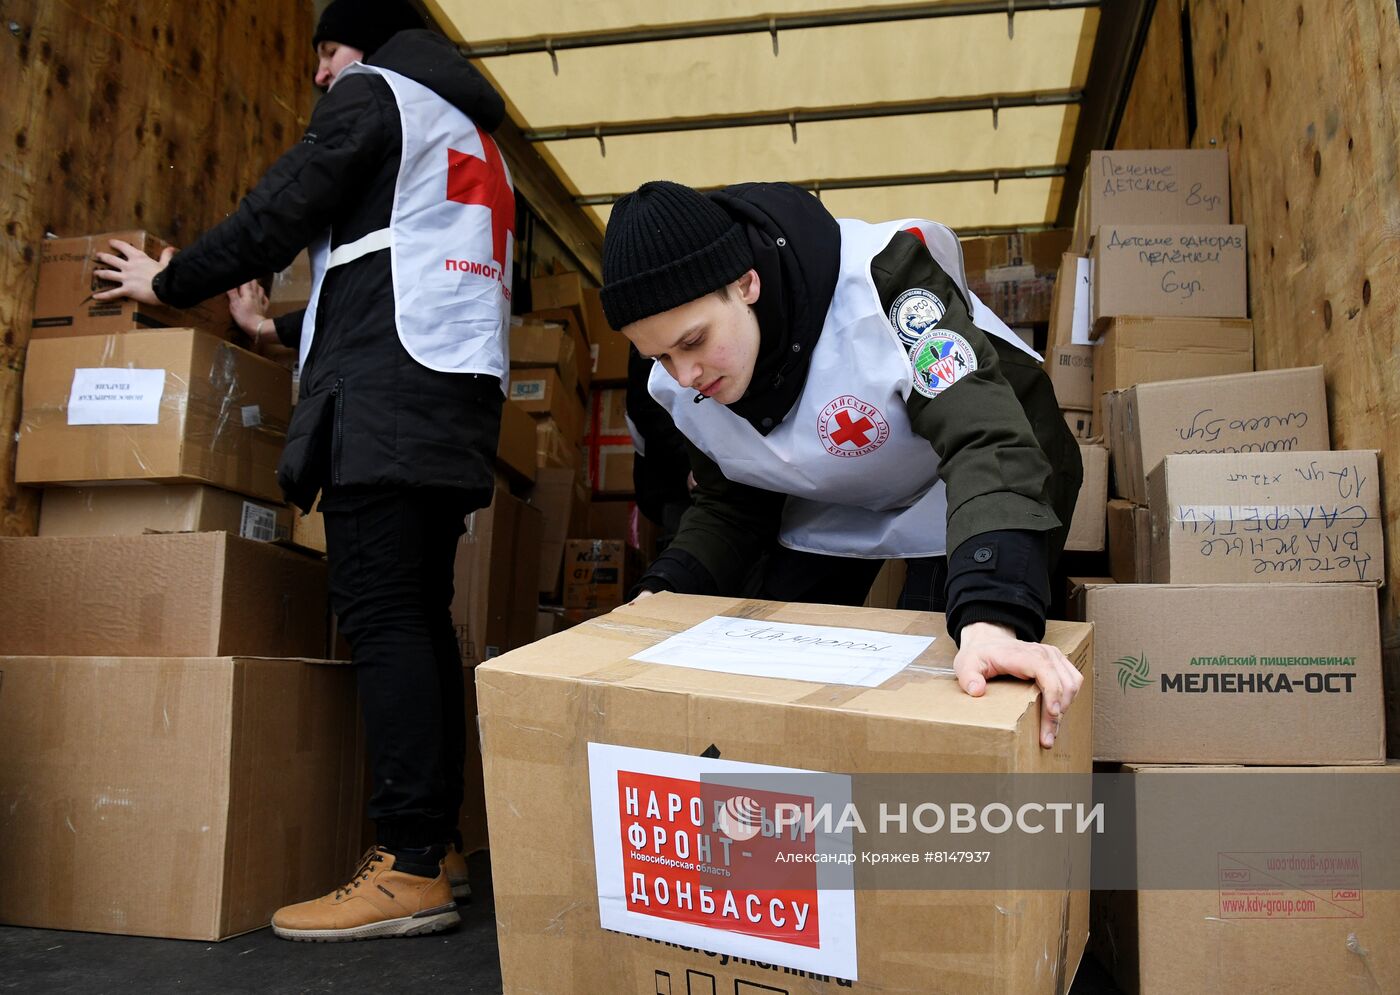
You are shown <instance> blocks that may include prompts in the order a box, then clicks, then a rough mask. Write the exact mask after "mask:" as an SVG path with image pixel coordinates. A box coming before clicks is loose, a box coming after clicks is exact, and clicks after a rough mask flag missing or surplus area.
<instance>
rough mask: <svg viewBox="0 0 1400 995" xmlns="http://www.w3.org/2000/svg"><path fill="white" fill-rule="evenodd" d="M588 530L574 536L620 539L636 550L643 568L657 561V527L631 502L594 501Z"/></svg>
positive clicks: (589, 516) (589, 513) (590, 511)
mask: <svg viewBox="0 0 1400 995" xmlns="http://www.w3.org/2000/svg"><path fill="white" fill-rule="evenodd" d="M587 524H588V528H587V530H586V531H583V532H576V533H574V534H573V536H572V537H576V538H587V537H589V536H591V537H593V538H595V539H621V540H623V541H624V542H625V543H627V545H628V546H630V547H631V548H632V549H635V550H636V551H637V554H638V556H639V557H640V560H639V563H640V565H641V566H646V565H648V564H650V563H651V561H652V560H654V559H656V552H657V549H656V545H657V539H658V537H657V528H656V525H655V523H653V522H652V520H651V519H649V518H647V517H646V516H645V515H643V514H642V511H641V509H640V508H638V507H637V503H636V502H635V501H631V500H620V501H594V502H592V503H591V504H590V505H589V506H588V523H587Z"/></svg>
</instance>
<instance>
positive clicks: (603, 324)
mask: <svg viewBox="0 0 1400 995" xmlns="http://www.w3.org/2000/svg"><path fill="white" fill-rule="evenodd" d="M583 302H584V308H583V310H584V315H585V318H586V324H587V325H588V341H589V348H590V349H591V350H592V353H593V383H594V384H596V385H599V386H611V385H614V384H622V383H626V382H627V351H628V346H629V343H628V341H627V336H625V335H623V334H622V333H621V332H616V331H613V329H612V327H611V326H610V325H609V324H608V319H607V315H605V314H604V313H603V302H602V299H601V297H600V296H599V292H598V291H597V290H595V289H593V288H584V291H583Z"/></svg>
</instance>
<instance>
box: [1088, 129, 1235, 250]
mask: <svg viewBox="0 0 1400 995" xmlns="http://www.w3.org/2000/svg"><path fill="white" fill-rule="evenodd" d="M1085 189H1087V190H1088V197H1086V198H1085V199H1084V201H1083V204H1084V208H1085V228H1086V230H1087V232H1088V234H1089V237H1090V238H1093V237H1094V234H1095V233H1096V232H1097V231H1098V230H1099V228H1100V227H1101V226H1102V225H1224V224H1229V223H1230V162H1229V157H1228V156H1227V155H1226V153H1225V150H1224V149H1153V150H1146V149H1143V150H1132V149H1128V150H1114V151H1099V152H1091V153H1089V167H1088V171H1087V173H1086V174H1085Z"/></svg>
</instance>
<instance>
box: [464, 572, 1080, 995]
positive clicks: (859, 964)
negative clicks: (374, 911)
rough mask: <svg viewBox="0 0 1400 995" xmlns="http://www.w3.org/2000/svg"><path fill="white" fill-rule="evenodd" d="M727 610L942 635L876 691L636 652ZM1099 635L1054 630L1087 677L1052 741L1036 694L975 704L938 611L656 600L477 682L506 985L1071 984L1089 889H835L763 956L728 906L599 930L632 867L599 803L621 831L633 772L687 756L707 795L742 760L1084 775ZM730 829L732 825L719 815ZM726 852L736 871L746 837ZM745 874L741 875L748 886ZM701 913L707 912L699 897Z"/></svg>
mask: <svg viewBox="0 0 1400 995" xmlns="http://www.w3.org/2000/svg"><path fill="white" fill-rule="evenodd" d="M714 616H726V617H738V616H741V617H742V618H743V619H745V620H746V621H748V622H750V623H753V624H757V625H759V626H762V625H764V624H772V623H807V624H816V625H821V626H840V627H851V628H858V629H865V630H870V631H872V632H876V633H909V634H923V635H930V636H934V637H935V639H934V641H933V643H932V645H931V646H929V647H928V648H927V649H926V650H925V651H924V652H923V653H922V654H920V655H919V656H918V657H917V659H916V661H915V663H914V665H913V666H911V667H908V668H906V669H904V670H901V671H899V672H897V673H896V675H895V676H894V677H892V678H889V679H888V680H886V681H884V682H883V683H882V684H880V685H879V686H878V687H859V686H853V685H850V684H824V683H822V682H820V681H819V680H813V681H802V680H788V679H779V678H775V677H768V676H756V675H754V674H753V673H720V672H715V671H712V670H706V669H692V668H688V667H674V666H664V665H660V664H655V663H646V662H642V661H639V660H636V659H634V658H633V657H634V656H635V654H637V653H639V652H641V651H643V650H646V649H648V648H649V647H653V646H655V645H656V644H657V643H659V642H661V641H662V640H664V639H666V638H667V637H669V636H671V635H673V634H675V633H679V632H681V631H684V630H687V629H689V628H691V627H692V626H695V625H696V624H698V623H701V622H704V621H705V620H707V619H710V618H712V617H714ZM1091 638H1092V634H1091V631H1090V630H1089V628H1088V627H1087V626H1084V625H1076V624H1073V623H1064V622H1051V623H1050V625H1049V628H1048V632H1047V639H1048V640H1049V641H1051V642H1052V643H1054V644H1055V645H1057V646H1059V647H1060V648H1062V649H1063V650H1064V652H1065V653H1066V654H1067V655H1068V656H1069V658H1070V659H1071V660H1072V661H1074V662H1075V664H1076V665H1077V666H1079V667H1081V668H1082V669H1083V670H1084V671H1085V674H1086V680H1085V684H1084V687H1083V689H1082V690H1081V692H1080V698H1079V699H1078V700H1077V701H1076V703H1075V705H1074V708H1073V709H1071V710H1070V712H1069V713H1067V715H1066V717H1065V720H1064V723H1063V724H1062V726H1061V733H1060V737H1059V738H1058V739H1057V740H1056V743H1055V746H1054V748H1053V749H1049V750H1045V749H1042V748H1041V747H1040V746H1039V744H1038V741H1037V736H1038V724H1039V700H1038V697H1037V694H1036V691H1035V689H1034V688H1033V687H1032V686H1031V685H1029V684H1026V683H1024V682H1019V681H995V682H993V683H992V685H991V686H990V687H989V688H988V689H987V692H988V693H987V695H986V697H983V698H978V699H973V698H970V697H968V696H967V695H965V694H964V693H963V692H962V691H961V690H960V689H959V688H958V685H957V683H956V680H955V679H954V678H953V676H952V673H951V667H952V661H953V656H954V653H955V652H956V646H955V645H954V644H953V641H952V640H951V639H949V638H948V636H947V634H946V632H945V630H944V628H943V618H942V616H941V615H936V614H933V613H928V612H895V611H879V610H873V609H862V608H836V607H832V606H826V605H823V606H810V605H780V604H774V603H768V602H756V601H746V600H739V599H730V598H701V597H685V596H680V595H674V594H658V595H655V596H654V597H650V598H647V599H645V600H644V601H642V602H640V603H638V604H636V605H631V606H628V607H626V608H622V609H620V610H618V611H615V612H612V613H611V614H609V615H606V616H604V617H602V618H599V619H595V620H593V621H587V622H584V623H583V624H581V625H577V626H574V627H573V628H571V629H569V630H568V631H566V632H562V633H559V634H558V635H554V636H551V637H549V638H547V639H544V640H542V641H540V642H537V643H534V644H533V645H531V646H528V647H526V648H524V649H522V650H518V651H516V652H514V653H510V654H507V655H506V656H503V657H500V658H498V659H496V660H492V661H490V662H488V663H486V664H484V665H483V666H482V667H480V668H478V670H477V691H478V697H479V707H480V712H481V724H482V744H483V752H484V755H485V775H486V799H487V808H488V810H489V812H490V818H491V860H492V872H493V876H494V884H495V902H496V917H497V926H498V939H499V945H500V957H501V969H502V982H503V987H504V990H505V991H510V992H526V991H532V992H550V993H551V995H572V993H578V995H596V993H599V992H646V993H648V995H651V993H653V992H657V991H662V992H665V991H670V992H676V993H679V992H687V991H690V992H695V991H704V992H707V993H708V992H711V991H713V992H716V993H729V992H739V993H743V995H750V993H753V995H756V993H766V992H784V993H788V995H819V993H829V992H832V991H838V990H850V991H852V992H855V993H857V995H866V993H874V992H880V993H886V995H893V993H906V995H909V993H920V995H923V993H927V992H931V991H940V992H943V991H947V992H959V993H965V992H966V993H971V992H979V993H1002V992H1005V993H1012V992H1014V993H1018V995H1021V993H1052V992H1061V993H1062V992H1064V991H1065V990H1066V989H1067V988H1068V987H1069V984H1070V981H1071V979H1072V978H1073V977H1074V974H1075V969H1076V967H1077V965H1078V962H1079V959H1080V956H1081V953H1082V950H1083V946H1084V942H1085V934H1086V931H1087V915H1088V913H1087V894H1086V893H1085V892H1083V891H1070V890H1063V889H1062V890H1058V891H1055V890H1005V889H1003V890H980V891H970V890H964V891H958V890H952V889H951V888H949V887H947V886H943V887H942V888H940V887H938V886H930V888H928V889H926V890H912V889H911V890H901V889H899V888H898V887H897V886H894V887H891V888H890V889H889V890H875V889H870V890H865V889H861V890H857V891H855V892H854V893H853V892H851V891H849V890H848V891H846V892H845V893H844V896H845V899H846V900H847V901H846V904H845V908H844V909H842V907H841V904H840V900H841V899H842V896H841V895H836V894H829V893H823V894H826V895H827V898H829V899H831V900H832V901H831V904H830V905H822V904H818V905H817V907H816V908H815V910H814V911H813V912H812V913H811V915H812V916H815V917H817V922H816V932H817V933H818V935H817V936H813V937H812V938H811V939H810V940H809V941H807V942H808V943H809V944H810V945H801V944H798V943H791V942H783V941H779V940H765V941H764V943H765V950H766V951H772V952H771V953H769V952H765V953H764V954H763V955H761V956H760V955H758V954H756V953H740V951H744V950H748V951H752V950H753V949H754V946H755V945H756V944H757V943H758V939H759V938H757V937H755V936H752V935H749V934H748V932H747V929H748V928H749V927H744V926H734V927H733V928H729V924H730V923H734V922H735V921H734V920H733V919H732V918H731V919H730V920H729V921H728V922H726V921H725V919H724V918H723V915H724V913H723V911H722V909H723V906H722V905H721V903H720V901H719V900H718V899H717V900H716V903H715V909H714V910H713V911H707V910H705V909H704V908H703V905H699V909H698V914H697V915H695V916H693V917H691V918H690V923H691V924H692V925H693V927H694V929H693V931H689V932H688V936H694V937H695V938H694V939H689V938H688V939H685V940H678V941H674V942H664V941H662V942H658V941H657V940H654V939H650V938H643V937H642V936H640V935H635V934H637V933H641V932H643V931H645V932H646V935H647V936H655V935H657V934H658V933H661V932H662V930H663V929H664V928H665V924H666V922H668V920H665V919H664V918H663V916H662V915H660V914H658V915H656V916H651V915H648V914H646V913H645V912H642V913H636V914H628V916H627V921H626V924H625V925H617V926H614V927H613V928H604V927H603V925H602V923H603V915H604V912H603V910H604V909H606V910H607V913H608V915H609V921H610V922H615V921H616V920H614V919H612V916H613V915H615V914H616V913H615V911H614V910H616V909H617V908H618V906H619V905H620V904H621V902H622V900H623V899H624V898H625V893H623V892H622V887H623V886H621V885H616V886H614V885H613V884H612V883H611V882H612V881H613V880H614V875H616V874H621V872H622V867H621V865H620V863H619V862H618V860H617V854H618V850H617V848H616V846H615V841H614V840H612V839H608V838H604V837H599V836H597V835H595V829H594V823H593V818H594V813H595V812H596V813H597V814H598V818H599V819H600V820H606V819H607V818H608V815H607V813H608V810H609V809H610V810H611V819H612V820H613V822H614V823H616V821H617V820H618V816H619V809H620V807H621V806H623V805H625V804H626V794H625V792H624V791H622V790H620V785H621V783H622V781H623V777H624V776H625V777H626V778H627V779H629V780H630V779H632V778H633V777H648V776H652V775H653V774H655V773H657V772H660V771H664V770H667V769H669V768H670V767H671V766H672V765H673V764H674V765H675V766H676V767H677V768H679V767H680V765H685V766H684V769H685V771H686V776H685V777H684V778H682V777H680V776H676V777H674V778H673V779H672V780H671V781H669V782H668V784H667V788H669V789H674V790H675V791H676V792H677V793H678V794H683V795H692V796H695V795H697V794H698V793H699V792H700V791H701V790H702V788H701V784H702V779H704V778H706V777H708V776H709V775H708V773H707V772H708V771H711V770H713V771H715V772H719V773H720V775H721V776H724V775H725V774H729V773H730V771H732V770H733V768H732V767H731V768H726V767H725V766H724V765H726V764H736V763H737V764H739V765H742V766H743V769H744V770H748V769H751V768H761V769H763V770H765V771H769V772H771V771H773V769H774V768H781V769H784V770H788V771H792V770H797V771H814V772H841V773H843V774H844V773H851V774H854V775H867V774H878V773H908V772H938V773H963V774H979V775H1010V774H1021V773H1024V774H1031V773H1051V772H1061V773H1078V774H1086V773H1087V772H1088V771H1089V769H1090V761H1089V739H1088V737H1089V732H1090V723H1089V722H1088V721H1087V719H1088V714H1087V712H1086V711H1081V709H1084V708H1086V707H1087V706H1088V705H1089V704H1090V702H1091V696H1092V686H1091V685H1092V675H1090V674H1089V673H1088V671H1089V669H1090V668H1089V656H1090V653H1091V642H1090V640H1091ZM798 730H800V732H799V731H798ZM634 748H641V749H642V750H645V751H647V752H646V753H645V755H642V754H640V753H638V752H633V749H634ZM620 754H625V755H627V756H631V757H636V758H637V759H638V766H636V767H627V768H626V769H625V770H624V768H623V766H622V765H621V764H618V766H617V771H618V773H616V774H613V775H612V776H611V778H609V776H608V771H609V770H610V768H609V766H608V757H609V756H611V757H617V756H619V755H620ZM591 757H592V759H591ZM709 758H714V759H709ZM591 774H592V777H591ZM770 776H771V774H770ZM770 783H771V782H770ZM663 795H664V792H663ZM639 800H640V799H639ZM665 804H669V802H666V803H665ZM683 807H684V806H683ZM664 819H665V816H664V815H663V816H662V817H661V820H647V821H649V822H650V821H664ZM704 821H705V823H706V826H707V827H708V825H709V823H708V820H704ZM601 824H604V823H603V822H602V821H600V825H601ZM723 824H724V825H729V826H731V828H737V827H734V826H733V823H732V821H729V820H727V819H726V821H724V823H723ZM687 825H689V823H687ZM621 826H622V827H623V828H626V827H627V822H626V821H623V822H622V823H621ZM638 828H639V829H640V828H642V827H640V826H639V827H638ZM738 831H739V832H740V835H744V833H743V831H742V830H738ZM619 835H620V834H619ZM649 838H652V837H649ZM716 839H718V840H720V841H721V842H723V843H727V842H728V836H727V834H724V835H722V834H721V832H720V831H718V830H716V831H714V832H713V835H712V836H711V835H709V834H707V835H706V840H707V841H708V842H705V843H702V842H700V841H699V840H697V841H696V843H695V846H696V847H700V846H706V847H707V852H710V853H712V854H713V857H714V860H715V862H716V863H718V862H719V861H720V859H721V858H720V854H721V849H722V848H721V842H714V840H716ZM998 839H999V840H1000V839H1002V837H998ZM617 842H620V841H617ZM1054 845H1055V847H1056V849H1057V854H1058V858H1057V861H1056V863H1057V867H1063V868H1064V869H1065V870H1066V872H1067V873H1066V877H1065V879H1064V880H1066V881H1068V880H1069V875H1068V870H1069V868H1070V867H1071V865H1075V864H1076V861H1081V860H1087V852H1084V850H1085V848H1081V847H1079V846H1078V845H1077V844H1076V843H1075V842H1074V841H1073V840H1071V839H1070V838H1068V837H1066V836H1064V835H1059V836H1058V837H1056V839H1055V841H1054ZM1011 849H1013V848H1008V851H1003V852H1004V853H1005V855H1006V859H1007V861H1012V860H1014V859H1015V856H1014V853H1012V852H1010V850H1011ZM734 850H735V851H736V852H735V855H734V856H735V860H736V861H740V860H741V858H742V855H741V854H740V853H739V852H738V851H739V850H740V847H738V846H736V847H734ZM626 852H627V851H626V850H625V849H624V850H623V851H622V853H623V854H625V853H626ZM697 852H699V851H698V850H697ZM1081 852H1082V853H1083V856H1082V857H1080V856H1079V854H1080V853H1081ZM622 859H625V857H624V858H622ZM640 873H642V874H643V878H644V882H645V878H647V877H660V876H661V875H663V874H665V873H666V872H664V871H660V870H658V869H657V868H655V867H654V866H653V867H650V869H649V870H646V871H641V872H640ZM681 873H683V872H681ZM901 873H904V874H907V873H908V871H907V870H905V871H902V872H901ZM600 875H601V877H600ZM740 876H741V875H740V872H738V871H736V873H735V877H734V880H735V881H736V882H737V881H738V880H739V878H740ZM629 883H630V882H629ZM735 887H738V884H737V883H736V885H735ZM600 896H601V897H600ZM823 901H825V900H823ZM692 902H694V903H697V904H698V903H699V900H698V899H697V898H696V897H695V896H694V895H692ZM737 902H738V907H739V908H744V907H746V906H747V907H748V908H749V909H750V910H752V908H753V906H752V905H751V904H749V903H747V902H746V901H744V900H743V899H740V900H737ZM637 907H638V908H640V906H637ZM764 908H770V906H766V905H765V906H764ZM1008 910H1015V912H1014V915H1008ZM740 914H742V913H740ZM675 925H678V926H679V924H678V923H677V924H675ZM785 926H787V928H789V929H790V928H791V927H790V925H789V924H787V923H785ZM811 927H812V923H810V922H809V924H808V928H811ZM697 934H699V935H697ZM843 945H844V946H843ZM837 950H842V951H843V952H844V953H845V954H847V955H848V957H849V958H850V959H853V960H854V961H855V964H854V970H852V971H851V972H849V973H850V976H852V977H853V978H854V980H853V981H843V980H840V979H839V976H838V975H835V974H833V973H831V972H830V971H826V970H808V969H805V968H803V967H802V966H801V965H802V964H808V965H810V963H811V959H815V958H818V957H830V956H831V955H833V954H835V953H836V951H837ZM687 986H688V987H687Z"/></svg>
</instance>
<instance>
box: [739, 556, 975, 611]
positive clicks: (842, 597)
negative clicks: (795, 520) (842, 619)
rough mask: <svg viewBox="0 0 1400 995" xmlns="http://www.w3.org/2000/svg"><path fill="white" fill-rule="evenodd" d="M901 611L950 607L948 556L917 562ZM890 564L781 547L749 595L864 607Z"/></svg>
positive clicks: (754, 581)
mask: <svg viewBox="0 0 1400 995" xmlns="http://www.w3.org/2000/svg"><path fill="white" fill-rule="evenodd" d="M906 562H907V564H908V574H907V575H906V576H905V580H904V588H903V590H902V591H901V592H900V595H899V607H900V608H907V609H911V610H914V611H925V612H941V611H946V610H947V607H948V594H947V590H946V588H947V585H948V558H947V557H946V556H928V557H923V558H921V559H911V560H907V561H906ZM884 565H885V561H884V560H858V559H854V558H852V557H847V556H831V555H826V554H822V553H806V552H801V551H799V550H795V549H788V548H787V547H786V546H776V547H775V548H774V549H772V550H770V551H769V553H768V555H767V556H766V557H764V560H763V562H762V563H761V564H760V565H759V567H758V568H757V569H756V570H755V572H754V574H753V575H752V576H751V578H750V581H749V585H748V588H747V590H746V591H745V592H744V593H745V596H746V597H754V598H762V599H764V600H767V601H798V602H804V603H807V604H824V605H861V604H864V603H865V599H866V597H867V596H868V595H869V594H870V585H871V584H873V583H875V576H876V574H878V573H879V572H880V568H881V567H883V566H884Z"/></svg>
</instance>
